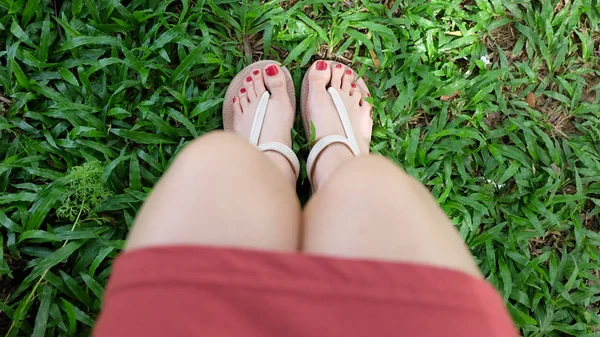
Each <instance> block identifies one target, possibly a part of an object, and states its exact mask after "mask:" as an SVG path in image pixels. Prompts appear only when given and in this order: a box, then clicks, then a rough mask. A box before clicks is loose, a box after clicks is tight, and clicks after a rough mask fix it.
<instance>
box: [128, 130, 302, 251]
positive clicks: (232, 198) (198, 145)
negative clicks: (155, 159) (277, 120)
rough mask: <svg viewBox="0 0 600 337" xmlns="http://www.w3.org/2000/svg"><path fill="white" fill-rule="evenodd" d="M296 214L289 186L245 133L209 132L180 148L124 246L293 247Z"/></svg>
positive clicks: (297, 218)
mask: <svg viewBox="0 0 600 337" xmlns="http://www.w3.org/2000/svg"><path fill="white" fill-rule="evenodd" d="M286 165H288V166H289V164H286ZM299 219H300V205H299V202H298V199H297V197H296V194H295V190H294V188H293V186H292V185H291V184H290V183H289V180H288V178H287V177H286V176H285V175H284V174H282V171H281V169H280V168H279V167H278V166H277V164H276V163H274V162H273V161H271V160H269V159H268V157H267V156H265V155H264V154H263V153H260V152H259V151H258V150H256V149H255V148H254V147H252V146H251V145H250V144H249V143H248V142H247V140H245V139H244V138H242V137H239V136H237V135H234V134H228V133H220V132H214V133H212V134H209V135H207V136H203V137H201V138H199V139H197V140H195V141H194V142H192V143H191V144H190V145H188V146H187V147H186V148H185V149H184V150H183V151H182V152H181V154H179V156H178V157H177V159H176V160H175V161H174V163H173V164H172V166H171V167H170V168H169V170H168V171H167V173H166V174H165V175H164V176H163V177H162V178H161V180H160V182H159V183H158V184H157V186H156V187H155V188H154V190H153V191H152V194H151V195H150V196H149V197H148V199H147V200H146V202H145V203H144V205H143V207H142V209H141V210H140V212H139V214H138V215H137V218H136V220H135V224H134V226H133V229H132V231H131V233H130V235H129V238H128V241H127V248H126V249H128V250H131V249H135V248H140V247H147V246H157V245H175V244H199V245H219V246H229V247H239V248H254V249H268V250H281V251H295V250H296V249H297V246H298V228H299Z"/></svg>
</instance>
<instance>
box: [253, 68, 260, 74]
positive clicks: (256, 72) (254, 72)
mask: <svg viewBox="0 0 600 337" xmlns="http://www.w3.org/2000/svg"><path fill="white" fill-rule="evenodd" d="M259 72H260V71H258V69H256V70H254V71H253V72H252V73H253V74H254V75H258V73H259Z"/></svg>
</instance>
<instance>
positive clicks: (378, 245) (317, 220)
mask: <svg viewBox="0 0 600 337" xmlns="http://www.w3.org/2000/svg"><path fill="white" fill-rule="evenodd" d="M313 68H315V66H313ZM313 68H311V70H310V71H311V72H314V73H312V74H313V75H314V74H316V75H315V76H312V77H311V78H309V79H310V80H313V81H322V80H323V77H326V79H327V81H328V82H330V84H329V85H331V86H333V87H334V88H336V89H338V87H337V86H338V85H339V84H336V83H340V81H339V79H336V67H335V66H333V67H330V68H333V70H332V71H331V72H328V74H327V75H323V74H325V73H326V72H325V71H322V70H321V71H318V72H317V71H316V70H315V69H313ZM331 73H333V75H331ZM344 73H345V72H344ZM344 76H345V75H344ZM329 77H331V80H329ZM341 82H342V86H341V87H339V92H341V96H342V97H344V96H343V95H344V92H345V90H344V88H343V83H344V80H343V79H342V81H341ZM315 91H316V90H315ZM311 99H313V100H314V102H313V104H314V109H313V110H312V111H314V112H315V118H312V117H311V119H312V120H313V122H314V123H315V126H316V130H317V132H318V130H319V129H320V130H321V131H322V132H323V133H325V134H327V132H330V134H336V132H339V131H336V130H339V123H340V122H339V119H337V118H330V119H329V120H328V121H327V120H324V119H322V118H319V117H317V116H324V115H326V114H327V111H323V110H327V109H335V108H334V106H333V102H332V101H331V100H330V99H328V96H327V95H318V92H317V93H314V94H313V95H312V96H311ZM317 99H318V100H317ZM309 104H311V102H310V101H309ZM346 108H347V109H348V113H349V115H350V118H351V120H352V124H353V127H354V130H355V133H356V137H357V138H358V139H364V138H365V137H366V138H367V139H368V138H370V135H371V134H370V128H365V125H364V124H365V123H367V122H364V121H365V120H366V119H365V118H364V116H363V117H362V119H361V114H364V111H363V110H364V109H363V106H362V105H358V104H354V105H353V104H351V103H350V102H347V103H346ZM319 109H321V111H319ZM315 110H316V111H315ZM333 111H335V110H333ZM331 115H333V116H335V115H334V114H331ZM368 126H369V127H370V125H368ZM336 127H337V128H338V129H336ZM365 130H368V131H365ZM365 132H367V133H365ZM362 152H363V153H365V152H368V151H362ZM314 177H315V178H314V181H315V184H316V186H318V191H317V192H316V194H315V195H314V196H313V197H312V199H311V200H310V201H309V203H308V205H307V207H306V209H305V210H304V214H303V222H304V235H303V245H302V250H303V251H305V252H307V253H313V254H321V255H330V256H337V257H352V258H371V259H382V260H392V261H406V262H415V263H422V264H429V265H434V266H440V267H446V268H451V269H455V270H459V271H463V272H465V273H468V274H470V275H473V276H476V277H481V274H480V272H479V269H478V268H477V265H476V264H475V262H474V261H473V259H472V257H471V255H470V253H469V251H468V249H467V248H466V246H465V244H464V243H463V241H462V240H461V238H460V236H459V235H458V232H457V231H456V229H455V228H454V226H453V225H452V223H451V222H450V220H449V219H448V218H447V216H446V215H445V214H444V213H443V211H442V210H441V209H440V207H439V206H438V205H437V204H436V202H435V200H434V199H433V197H432V196H431V195H430V193H429V191H427V190H426V188H425V187H424V186H423V185H421V184H420V183H419V182H417V181H416V180H414V179H413V178H411V177H410V176H408V175H407V174H406V173H405V172H404V171H402V170H400V169H399V168H398V167H396V166H395V165H394V164H393V163H391V162H390V161H388V160H386V159H384V158H382V157H377V156H368V155H365V156H361V157H359V158H353V157H352V154H351V153H350V151H348V150H347V149H346V148H345V147H344V146H343V145H339V144H336V145H334V146H330V147H328V148H327V149H325V150H324V151H323V153H322V155H321V156H320V158H319V160H318V162H317V164H316V167H315V171H314Z"/></svg>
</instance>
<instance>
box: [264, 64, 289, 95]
mask: <svg viewBox="0 0 600 337" xmlns="http://www.w3.org/2000/svg"><path fill="white" fill-rule="evenodd" d="M263 78H264V81H265V87H267V89H269V91H270V92H271V94H274V95H277V94H284V93H286V92H287V88H286V83H285V82H286V79H285V75H284V74H283V71H282V70H281V68H280V67H279V65H277V64H270V65H268V66H266V67H265V69H263Z"/></svg>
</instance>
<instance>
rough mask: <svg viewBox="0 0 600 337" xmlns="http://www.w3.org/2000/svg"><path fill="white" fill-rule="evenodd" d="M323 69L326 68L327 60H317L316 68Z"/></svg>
mask: <svg viewBox="0 0 600 337" xmlns="http://www.w3.org/2000/svg"><path fill="white" fill-rule="evenodd" d="M325 69H327V62H325V61H317V70H325Z"/></svg>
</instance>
